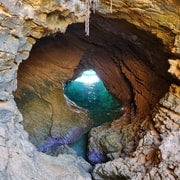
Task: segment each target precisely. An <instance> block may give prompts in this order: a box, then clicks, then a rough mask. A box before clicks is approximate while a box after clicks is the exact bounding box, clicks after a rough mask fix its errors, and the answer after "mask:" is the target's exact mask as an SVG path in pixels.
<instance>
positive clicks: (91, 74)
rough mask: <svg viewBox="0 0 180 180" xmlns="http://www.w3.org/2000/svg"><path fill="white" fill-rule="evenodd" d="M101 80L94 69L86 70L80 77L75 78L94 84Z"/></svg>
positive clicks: (78, 80) (76, 80) (77, 80)
mask: <svg viewBox="0 0 180 180" xmlns="http://www.w3.org/2000/svg"><path fill="white" fill-rule="evenodd" d="M99 81H100V79H99V77H98V76H97V75H96V72H95V71H93V70H88V71H84V72H83V73H82V75H81V76H80V77H78V78H77V79H75V80H74V82H82V83H84V84H94V83H97V82H99Z"/></svg>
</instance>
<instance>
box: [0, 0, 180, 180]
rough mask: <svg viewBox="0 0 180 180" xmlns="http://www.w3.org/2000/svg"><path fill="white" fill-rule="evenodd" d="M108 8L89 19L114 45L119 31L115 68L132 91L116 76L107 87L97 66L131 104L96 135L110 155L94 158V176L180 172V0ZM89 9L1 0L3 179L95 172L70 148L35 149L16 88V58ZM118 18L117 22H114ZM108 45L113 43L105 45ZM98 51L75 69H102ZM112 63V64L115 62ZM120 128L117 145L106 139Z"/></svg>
mask: <svg viewBox="0 0 180 180" xmlns="http://www.w3.org/2000/svg"><path fill="white" fill-rule="evenodd" d="M74 3H75V4H74ZM109 7H110V1H109V0H100V3H99V6H98V8H97V13H98V14H99V16H97V17H95V21H94V20H93V19H92V25H93V22H95V26H96V25H97V28H99V29H100V30H101V31H102V32H104V33H105V34H104V35H107V34H108V33H106V32H107V31H108V30H109V31H110V32H112V33H110V36H109V37H108V38H112V39H113V37H114V40H113V41H112V42H113V46H115V42H116V43H117V44H118V45H123V44H121V43H119V42H118V41H117V40H118V39H117V37H119V38H120V42H126V46H125V49H123V48H122V46H121V48H120V46H115V47H116V51H115V55H114V57H116V59H115V60H113V62H115V64H116V65H117V66H118V67H119V71H118V72H117V71H112V72H114V73H116V74H118V75H119V74H121V75H120V76H118V77H119V78H120V79H121V80H122V79H123V78H122V77H124V78H125V79H127V80H128V81H129V84H128V85H127V84H125V83H124V85H123V87H124V88H125V90H127V91H125V93H127V94H126V95H128V96H124V94H123V93H119V92H118V90H117V89H118V88H116V83H115V84H113V86H110V85H109V86H108V84H109V82H108V81H106V79H107V77H106V76H107V75H106V74H103V72H104V71H102V70H99V71H98V73H99V74H100V75H101V77H102V79H103V80H104V81H105V84H106V86H107V87H108V89H109V90H110V91H111V92H113V93H114V94H116V95H117V97H119V98H121V99H123V101H124V102H125V103H127V104H126V109H125V113H124V116H122V118H121V119H120V120H116V121H114V122H112V123H111V124H110V125H109V126H108V128H107V130H106V131H108V133H109V134H110V137H108V136H107V137H106V138H104V137H103V138H102V134H103V133H102V132H103V131H100V132H97V134H96V137H97V139H98V141H97V144H93V146H96V147H99V146H100V145H101V144H102V143H99V142H103V146H100V148H102V147H103V149H104V148H107V150H108V151H107V152H108V153H107V157H108V158H109V159H111V161H109V162H106V163H104V164H98V165H96V166H95V168H94V170H93V173H92V174H93V177H94V179H111V178H112V179H115V178H117V179H119V178H129V179H180V174H179V172H180V167H179V162H180V157H179V154H180V152H179V151H180V149H179V147H180V146H179V139H180V133H179V123H180V122H179V121H180V107H179V104H180V103H179V102H180V90H179V85H178V84H179V82H178V79H179V53H180V35H179V33H180V28H179V25H180V6H179V1H176V0H167V1H160V0H155V1H152V0H141V1H139V0H137V1H136V0H135V1H130V0H123V1H113V6H112V13H110V8H109ZM85 9H86V8H85V5H84V3H83V2H81V1H80V0H76V1H61V0H59V1H58V0H57V1H53V0H38V1H31V0H30V1H29V0H28V1H26V0H0V179H91V175H90V174H89V171H90V169H91V167H90V165H89V164H88V163H87V162H85V161H84V160H82V159H81V158H77V157H75V156H73V155H59V156H58V157H51V156H48V155H45V154H42V153H39V152H37V150H36V148H35V147H34V146H33V145H32V144H31V143H30V142H29V140H28V135H27V133H26V132H25V131H24V129H23V126H22V125H21V124H20V122H21V121H22V120H23V118H22V115H21V113H20V112H19V110H18V109H17V106H16V103H15V101H14V97H13V94H12V92H13V91H15V90H16V88H17V70H18V67H19V64H20V63H21V62H22V60H25V59H27V58H28V56H29V53H30V51H31V48H32V46H33V45H34V44H35V42H36V39H39V38H41V37H44V36H47V35H49V34H52V33H55V32H65V30H66V28H67V26H68V25H69V24H72V23H79V22H83V21H84V19H85V14H86V10H85ZM101 16H103V17H105V18H113V19H114V18H116V19H120V20H119V21H124V20H126V21H125V22H128V24H130V25H127V23H125V22H123V23H113V22H109V21H108V20H107V21H104V20H103V19H102V18H101ZM122 19H124V20H122ZM115 21H116V20H115ZM117 24H119V25H120V27H118V28H117V26H118V25H117ZM125 24H126V26H123V25H125ZM131 25H132V26H133V27H135V28H131ZM123 27H125V28H124V29H123ZM104 28H105V30H103V29H104ZM135 29H136V30H137V31H136V30H135ZM139 30H140V31H139ZM94 32H96V31H94ZM142 32H143V33H142ZM145 32H146V33H145ZM144 33H145V34H144ZM100 34H101V33H100ZM143 34H144V36H143ZM102 35H103V33H102ZM116 35H117V36H116ZM75 36H76V34H75ZM77 36H79V35H78V34H77ZM90 36H91V38H92V39H93V38H94V39H93V41H94V42H95V44H98V46H104V44H106V43H107V44H108V42H107V41H106V38H105V41H102V39H103V36H102V38H100V39H98V36H97V35H96V33H94V34H91V31H90ZM153 37H154V38H155V39H154V38H153ZM108 38H107V39H108ZM92 39H89V40H86V41H87V42H88V41H91V40H92ZM123 39H125V40H124V41H123ZM121 40H122V41H121ZM93 41H92V42H93ZM143 42H144V43H143ZM85 44H86V43H85ZM111 45H112V44H111V43H109V44H108V45H107V48H105V50H106V51H107V49H108V47H110V46H111ZM156 46H157V47H158V48H157V47H156ZM127 47H128V48H129V49H128V50H127V49H126V48H127ZM103 48H104V47H103ZM156 48H157V50H156V51H155V49H156ZM91 52H93V49H91V51H89V53H88V56H89V57H91ZM130 52H132V53H130ZM151 52H152V53H151ZM162 52H163V53H162ZM101 54H103V53H102V49H101V48H100V50H99V51H98V53H97V55H96V56H95V57H97V61H92V62H90V61H88V58H87V59H86V58H84V59H85V60H84V59H83V58H82V61H81V62H82V63H81V62H80V65H79V67H78V68H79V69H81V67H83V66H86V64H89V65H90V66H94V67H97V69H98V65H99V66H100V63H97V62H99V61H98V59H101V58H102V57H101V56H100V55H101ZM104 54H106V53H104ZM86 56H87V55H86V54H85V57H86ZM100 57H101V58H100ZM107 59H111V58H109V57H108V58H107ZM107 59H106V60H107ZM168 59H170V60H169V62H170V64H171V67H170V69H169V72H170V73H171V74H172V76H174V77H175V78H174V79H172V77H169V76H168V75H167V71H168V68H169V67H168ZM145 60H147V61H145ZM84 61H86V63H85V62H84ZM87 62H88V63H87ZM107 62H108V61H107ZM111 62H112V61H111ZM142 62H143V63H142ZM110 64H111V63H110ZM105 66H106V65H104V67H105ZM111 67H114V66H113V65H112V64H111ZM115 69H116V68H115ZM71 73H72V72H71ZM75 73H78V70H77V72H75ZM109 73H110V72H109ZM122 74H123V76H122ZM71 75H72V74H71ZM112 78H114V76H113V74H112ZM151 78H152V79H153V81H151ZM159 79H160V80H161V81H160V83H159V84H157V83H158V81H159ZM113 82H116V80H115V81H113ZM122 82H125V81H124V79H123V80H122ZM170 84H171V85H170ZM129 86H130V88H129ZM143 86H144V87H143ZM156 87H157V88H156ZM168 87H169V91H168ZM158 89H160V90H158ZM142 90H143V91H142ZM144 90H145V91H144ZM156 90H158V91H157V92H156ZM163 96H164V97H163ZM162 97H163V98H162ZM147 98H148V99H147ZM160 98H161V100H160ZM159 100H160V101H159ZM158 101H159V103H158ZM111 132H112V134H111ZM116 135H118V138H117V142H116V144H117V147H118V150H117V149H112V148H111V146H109V145H108V142H109V141H110V142H113V141H114V139H116V137H117V136H116ZM92 138H94V137H93V136H92ZM119 138H120V139H119ZM99 139H101V141H99ZM132 144H133V145H132ZM134 144H135V145H134ZM109 152H111V153H109Z"/></svg>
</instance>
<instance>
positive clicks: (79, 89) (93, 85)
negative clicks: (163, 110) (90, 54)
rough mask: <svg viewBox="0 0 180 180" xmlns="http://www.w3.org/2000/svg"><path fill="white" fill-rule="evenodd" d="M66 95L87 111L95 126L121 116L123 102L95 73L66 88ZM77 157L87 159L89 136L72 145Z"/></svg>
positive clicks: (85, 72)
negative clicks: (110, 91)
mask: <svg viewBox="0 0 180 180" xmlns="http://www.w3.org/2000/svg"><path fill="white" fill-rule="evenodd" d="M64 93H65V95H66V96H67V97H68V98H69V99H70V100H71V101H73V102H74V103H75V104H76V105H78V106H80V107H82V108H84V109H87V110H88V113H89V116H90V118H91V120H92V121H93V126H99V125H101V124H103V123H106V122H109V121H112V120H114V119H117V118H118V117H119V116H120V108H121V107H122V102H121V101H119V100H118V99H116V98H115V97H114V96H113V95H112V94H110V93H109V92H108V90H107V89H106V87H105V86H104V84H103V82H102V81H101V80H100V79H99V77H98V76H97V75H96V73H95V71H93V70H89V71H84V72H83V74H82V75H81V76H80V77H78V78H77V79H75V80H74V81H71V82H69V83H68V84H67V85H66V86H65V87H64ZM70 147H71V148H73V149H74V150H75V151H76V152H77V155H79V156H82V157H84V158H86V147H87V135H83V136H82V137H81V138H80V139H79V140H78V141H77V142H75V143H73V144H71V145H70Z"/></svg>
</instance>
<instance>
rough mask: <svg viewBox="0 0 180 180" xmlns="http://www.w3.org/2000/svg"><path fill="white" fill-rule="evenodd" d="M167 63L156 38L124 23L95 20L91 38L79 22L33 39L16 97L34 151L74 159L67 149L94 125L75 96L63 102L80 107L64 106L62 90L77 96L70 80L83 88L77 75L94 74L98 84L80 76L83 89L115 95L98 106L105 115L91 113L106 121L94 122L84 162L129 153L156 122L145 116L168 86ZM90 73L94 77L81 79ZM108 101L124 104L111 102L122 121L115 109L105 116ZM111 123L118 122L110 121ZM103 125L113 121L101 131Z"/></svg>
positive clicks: (108, 158)
mask: <svg viewBox="0 0 180 180" xmlns="http://www.w3.org/2000/svg"><path fill="white" fill-rule="evenodd" d="M142 49H143V51H142ZM168 58H169V53H168V50H167V49H165V48H164V45H163V44H162V42H161V40H159V39H157V38H156V36H155V35H152V34H151V33H149V32H145V31H142V30H140V29H137V28H136V27H135V26H134V25H132V24H130V23H128V22H126V21H125V20H112V19H108V18H106V19H105V18H103V17H100V16H94V17H92V19H91V24H90V36H89V37H86V36H84V26H83V25H82V24H74V25H71V26H70V27H69V28H68V29H67V31H66V33H65V34H56V35H55V36H54V37H51V36H49V37H45V38H42V39H40V40H38V41H37V43H36V44H35V45H34V46H33V49H32V51H31V54H30V57H29V58H28V60H27V61H23V62H22V63H21V65H20V67H19V70H18V88H17V91H16V92H15V100H16V103H17V106H18V108H19V110H20V111H21V113H22V115H23V122H22V124H23V126H24V129H25V130H26V131H27V132H28V133H29V140H30V142H32V143H33V144H34V145H35V146H36V147H37V149H38V150H39V151H41V152H44V153H46V154H49V155H52V156H58V155H59V154H64V153H66V154H75V153H74V151H73V150H72V149H71V148H70V147H69V146H68V145H69V144H72V146H73V144H74V143H75V142H76V141H77V140H78V139H80V138H81V137H82V138H83V135H85V136H86V134H87V132H89V130H90V129H91V128H92V121H91V120H90V118H89V116H88V114H87V111H86V110H85V108H86V106H87V104H86V103H83V105H84V106H81V104H78V103H80V102H78V103H77V102H75V100H74V99H73V98H78V96H79V95H76V96H74V95H72V97H68V98H69V99H71V101H72V100H73V101H74V102H75V103H76V104H77V105H78V106H81V107H83V108H79V107H77V106H74V104H73V103H67V101H66V98H65V97H64V91H65V94H66V96H67V91H68V89H67V87H68V86H71V88H72V89H73V93H75V91H74V87H73V85H72V84H71V83H72V82H73V81H74V82H76V83H78V84H79V85H80V86H82V85H83V84H84V83H82V81H83V82H84V79H82V77H81V76H80V75H82V74H83V73H82V72H83V71H84V70H88V69H91V70H94V71H95V72H96V73H97V74H98V76H99V78H97V77H96V78H94V79H93V80H92V81H89V78H88V80H87V79H86V78H85V81H86V82H88V83H87V84H88V85H89V86H90V87H92V82H96V83H95V84H98V83H99V85H101V86H102V85H103V86H105V87H106V88H107V89H106V90H104V91H105V92H111V93H112V95H108V96H107V97H106V98H109V99H108V100H107V101H108V102H109V103H105V106H102V107H103V108H104V110H103V111H104V113H105V117H104V116H103V115H102V113H100V114H99V115H97V113H96V112H95V115H92V114H90V116H93V118H96V116H97V117H98V116H102V117H103V118H102V119H103V120H102V121H98V123H94V124H95V126H97V127H95V128H92V129H91V131H90V133H89V137H88V138H89V140H88V145H87V144H86V143H84V145H85V146H88V158H89V160H90V162H91V163H92V164H96V163H102V162H106V161H108V160H113V159H116V158H118V157H123V158H124V157H126V156H128V155H130V154H131V152H133V151H134V149H135V148H136V146H137V144H138V141H139V139H140V138H141V136H142V135H143V133H145V132H146V130H147V129H148V128H150V127H151V123H153V122H152V121H150V120H149V119H148V118H146V117H151V116H152V110H153V108H154V106H155V104H156V103H157V102H158V101H159V99H160V98H161V97H162V96H163V95H164V93H165V92H167V89H168V87H169V83H170V82H172V79H171V77H169V75H168V74H167V69H168V67H169V65H168V63H167V62H168V61H167V59H168ZM85 74H86V73H85ZM94 74H95V73H94V72H92V71H91V73H90V74H88V73H87V74H86V76H87V75H88V76H89V75H94ZM99 79H100V80H102V81H103V82H102V81H99ZM64 84H66V85H65V86H64ZM87 84H86V85H87ZM82 94H84V93H81V95H82ZM92 95H93V94H92ZM112 97H116V98H117V99H119V100H121V103H119V102H118V101H116V100H115V102H114V101H113V103H114V105H115V106H116V107H118V108H117V109H119V108H120V107H121V106H122V104H123V108H122V109H121V111H120V113H121V114H120V115H122V117H121V118H119V114H118V113H119V112H116V110H115V111H113V113H111V112H109V111H110V109H108V108H109V105H110V104H111V103H110V102H111V100H112ZM85 98H88V96H86V97H85ZM92 98H93V96H92ZM79 100H80V99H79V98H78V101H79ZM94 103H97V102H96V101H95V102H94ZM100 104H101V105H104V103H100ZM107 106H108V108H107ZM92 107H93V106H92ZM106 108H107V109H106ZM91 110H92V111H95V110H97V108H94V107H93V108H92V109H91ZM107 111H108V112H107ZM93 118H92V119H93ZM112 119H113V120H114V119H117V120H116V121H112V122H111V121H110V120H112ZM98 120H99V118H98ZM106 120H108V121H110V122H109V123H105V125H101V124H102V122H107V121H106ZM144 120H146V121H147V122H144ZM142 122H143V123H142ZM140 130H141V131H142V132H141V133H139V131H140ZM75 146H76V145H75ZM77 146H79V145H77ZM75 148H76V147H75ZM83 153H84V150H83V151H82V152H81V154H83Z"/></svg>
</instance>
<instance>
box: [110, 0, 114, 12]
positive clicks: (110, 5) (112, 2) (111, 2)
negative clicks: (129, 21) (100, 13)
mask: <svg viewBox="0 0 180 180" xmlns="http://www.w3.org/2000/svg"><path fill="white" fill-rule="evenodd" d="M112 4H113V0H111V2H110V12H111V13H112Z"/></svg>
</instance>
